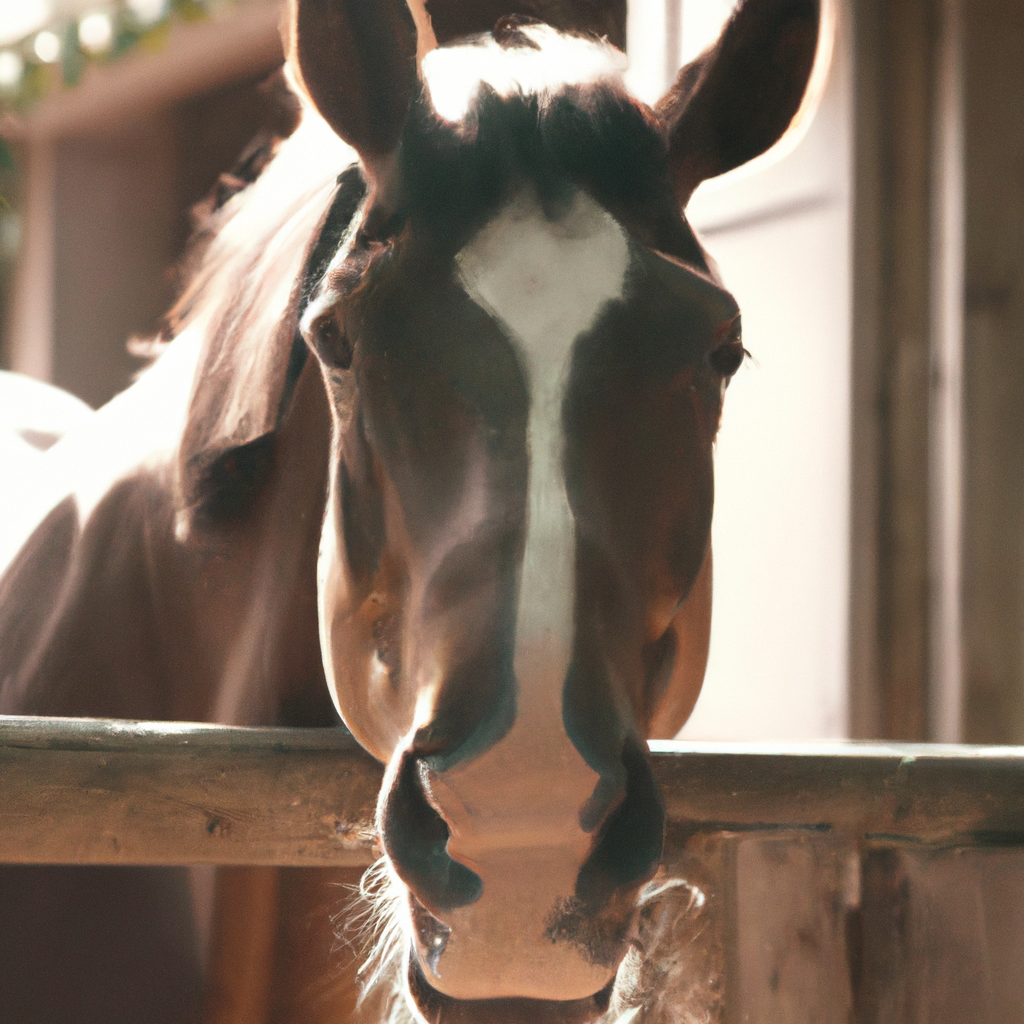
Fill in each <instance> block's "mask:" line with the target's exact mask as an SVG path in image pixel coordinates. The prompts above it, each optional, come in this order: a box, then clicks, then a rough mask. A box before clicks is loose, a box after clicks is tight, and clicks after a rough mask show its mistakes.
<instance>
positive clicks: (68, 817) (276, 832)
mask: <svg viewBox="0 0 1024 1024" xmlns="http://www.w3.org/2000/svg"><path fill="white" fill-rule="evenodd" d="M652 750H653V752H654V765H655V772H656V774H657V776H658V779H659V781H660V783H661V786H662V790H663V792H664V795H665V803H666V807H667V810H668V815H669V831H668V836H669V844H670V847H678V846H680V845H681V844H683V843H685V842H687V841H688V840H689V839H691V838H692V837H693V836H695V835H696V834H699V833H704V834H709V833H754V834H757V833H762V834H767V833H778V832H788V831H791V832H797V833H799V832H803V833H812V834H817V835H834V836H836V837H842V838H844V839H846V840H849V841H853V842H855V843H858V844H865V843H867V844H871V843H879V844H886V845H887V844H892V843H911V844H923V845H930V846H935V847H943V846H948V847H959V846H964V847H970V846H1024V748H1015V747H932V746H912V745H900V746H893V745H881V744H879V745H875V744H855V743H850V744H839V743H837V744H824V745H822V744H817V745H814V746H803V747H797V746H790V747H779V746H760V747H758V746H751V745H741V744H697V743H687V744H682V743H660V742H659V743H654V744H652ZM381 773H382V769H381V767H380V765H378V764H377V763H376V762H375V761H374V760H373V759H372V758H370V757H369V756H368V755H367V754H366V753H365V752H363V751H362V750H361V749H360V748H359V747H358V746H357V745H356V743H355V742H354V741H353V740H352V738H351V737H350V736H349V735H348V734H347V733H346V732H345V731H344V730H342V729H314V730H299V729H240V728H232V727H225V726H208V725H195V724H187V723H136V722H112V721H90V720H78V719H32V718H17V717H10V718H0V862H8V863H50V864H52V863H62V864H169V865H170V864H189V863H207V864H276V865H293V866H307V867H313V866H332V865H333V866H357V865H360V864H368V863H370V862H371V861H372V860H373V858H374V857H375V856H376V847H375V844H374V838H373V811H374V805H375V801H376V796H377V792H378V789H379V787H380V781H381Z"/></svg>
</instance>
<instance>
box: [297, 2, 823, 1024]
mask: <svg viewBox="0 0 1024 1024" xmlns="http://www.w3.org/2000/svg"><path fill="white" fill-rule="evenodd" d="M299 11H300V13H299V26H300V30H301V7H300V9H299ZM547 31H548V30H543V29H531V30H529V31H528V32H526V34H525V38H526V42H525V43H522V44H521V45H522V47H523V49H524V50H525V55H526V56H527V57H529V58H530V59H533V54H532V51H534V50H536V51H538V52H539V53H540V54H541V56H542V57H544V56H545V47H547V46H549V45H551V38H550V37H549V36H548V34H547ZM551 35H552V36H553V35H554V34H553V33H552V34H551ZM474 45H478V46H480V47H482V44H474ZM572 45H573V46H577V47H589V48H590V49H591V50H593V51H601V52H604V51H603V48H602V47H600V46H599V45H598V44H593V43H583V42H581V41H575V42H574V43H573V44H572ZM555 48H556V49H557V47H555ZM295 49H296V50H297V52H298V60H299V61H300V63H301V61H302V60H303V41H302V35H301V31H300V32H299V35H298V43H297V44H296V47H295ZM401 52H405V53H407V52H408V47H407V46H406V47H405V49H404V50H403V51H401ZM576 52H579V51H578V50H577V51H576ZM488 57H489V58H490V59H491V60H492V61H494V62H495V63H500V62H501V61H508V62H510V63H511V64H512V65H514V64H515V62H516V54H515V53H514V52H513V53H509V52H507V50H506V48H498V47H497V46H493V47H490V48H489V51H488ZM557 58H558V54H557V53H555V54H553V55H552V54H550V53H548V54H547V59H548V60H549V61H551V60H557ZM403 59H404V58H403ZM584 63H585V62H584ZM309 65H310V59H309V58H306V63H305V64H302V65H301V66H302V73H303V76H304V78H305V80H306V83H307V87H308V88H309V90H310V92H311V94H312V95H313V97H314V99H315V100H316V101H317V104H318V106H320V108H321V110H322V111H323V110H324V108H325V106H329V104H330V103H331V102H332V101H331V97H330V91H329V88H328V87H327V85H326V84H325V83H326V79H324V78H323V76H322V75H320V76H319V77H318V78H317V79H316V80H314V82H313V83H312V84H311V83H310V78H311V77H312V73H311V72H310V71H309V70H308V67H309ZM443 66H444V65H443V64H442V67H443ZM459 66H460V65H459V58H458V56H456V57H453V58H452V60H451V61H450V64H449V67H450V68H455V69H457V68H458V67H459ZM402 67H404V65H401V62H399V66H398V67H397V68H396V69H394V70H395V74H394V75H392V76H391V78H392V79H394V78H397V77H400V75H399V72H401V71H402ZM315 70H316V69H314V71H315ZM318 74H319V73H318ZM805 77H806V76H805ZM591 79H593V80H591ZM389 80H390V79H389ZM475 81H477V82H479V78H477V79H476V80H475ZM516 81H517V84H518V85H520V86H521V80H516ZM428 82H429V84H430V87H431V90H432V91H434V89H435V84H434V79H433V78H431V77H430V76H428ZM317 83H319V84H317ZM437 91H440V89H438V90H437ZM801 91H802V85H801ZM698 113H699V111H698ZM791 115H792V112H790V116H791ZM701 116H703V115H701ZM352 120H353V118H352V117H351V110H349V109H348V107H347V106H346V107H345V110H344V112H343V113H342V114H339V115H338V117H336V118H335V120H333V121H332V124H335V123H336V126H340V127H338V130H339V131H340V130H342V129H344V130H346V131H351V130H352V129H351V123H352ZM787 123H788V121H787ZM379 136H380V132H379V131H375V134H373V135H372V137H368V141H367V142H366V143H365V145H364V146H363V148H362V149H361V150H360V152H361V155H362V157H363V164H364V167H365V169H366V173H367V176H368V178H369V179H370V186H371V187H370V193H369V197H368V199H367V200H366V203H365V205H364V208H363V210H362V211H361V212H360V213H359V214H358V215H357V218H356V226H355V227H354V228H353V230H351V231H350V233H349V235H348V236H347V237H346V239H345V241H344V242H343V244H342V246H341V249H340V251H339V252H338V254H337V256H336V258H335V260H334V262H333V263H332V265H331V266H330V268H329V269H328V271H327V273H326V274H325V276H324V279H323V281H322V282H321V284H320V286H319V289H318V291H317V292H316V294H315V295H314V298H313V300H312V302H311V303H310V305H309V307H308V309H307V310H306V313H305V315H304V317H303V321H302V330H303V333H304V335H305V336H306V338H307V340H308V342H309V344H310V346H311V347H312V349H313V350H314V351H315V352H316V354H317V356H318V358H319V359H320V363H321V368H322V370H323V376H324V380H325V384H326V387H327V390H328V393H329V395H330V398H331V406H332V412H333V422H334V429H333V451H332V469H331V483H330V496H329V501H328V509H327V515H326V518H325V523H324V529H323V535H322V542H321V551H320V562H319V577H318V583H319V600H320V625H321V642H322V650H323V655H324V661H325V668H326V672H327V677H328V681H329V684H330V686H331V689H332V693H333V694H334V697H335V701H336V703H337V706H338V709H339V711H340V712H341V714H342V716H343V717H344V719H345V721H346V723H347V724H348V725H349V727H350V728H351V730H352V732H353V733H354V735H355V736H356V737H357V738H358V739H359V741H360V742H361V743H363V745H364V746H366V747H367V749H368V750H370V751H371V752H372V753H374V754H375V755H376V756H377V757H378V758H380V759H381V760H382V761H383V762H385V763H386V765H387V771H386V775H385V783H384V787H383V789H382V793H381V798H380V803H379V827H380V834H381V839H382V844H383V846H384V849H385V852H386V854H387V860H388V863H389V865H390V867H391V868H392V869H393V874H394V876H395V878H396V880H400V883H401V885H403V886H404V889H405V892H406V893H407V896H408V900H407V911H405V916H404V921H405V925H406V929H405V930H406V934H407V935H408V937H409V945H410V949H411V955H410V957H409V960H408V965H409V971H408V981H409V990H410V992H411V994H412V995H413V997H414V998H415V1001H416V1003H417V1004H418V1006H419V1008H420V1010H421V1011H422V1012H423V1013H424V1014H425V1015H426V1016H428V1017H430V1018H433V1019H437V1018H439V1017H440V1016H442V1015H446V1016H451V1015H453V1014H454V1015H456V1016H459V1015H462V1016H467V1015H468V1016H470V1017H473V1018H480V1017H487V1016H496V1017H500V1018H501V1019H502V1020H508V1019H510V1018H512V1017H517V1016H524V1017H525V1016H526V1015H529V1016H531V1017H536V1016H537V1015H538V1014H539V1015H541V1016H553V1017H557V1018H558V1019H559V1020H566V1019H570V1020H575V1019H580V1020H583V1019H591V1018H593V1017H595V1016H597V1015H598V1014H600V1013H601V1012H602V1011H603V1009H604V1008H605V1007H606V1006H607V1000H608V995H609V991H610V987H611V985H612V983H613V981H614V978H615V975H616V971H617V969H618V966H619V964H620V962H621V960H622V958H623V955H624V953H625V950H626V948H627V945H628V943H629V939H630V928H631V925H632V921H633V918H634V916H635V908H636V904H637V898H638V893H639V890H640V888H641V887H642V886H643V884H644V883H645V882H646V881H647V880H648V879H649V878H650V877H651V875H652V873H653V872H654V870H655V868H656V865H657V861H658V858H659V856H660V850H661V839H662V828H663V817H664V815H663V809H662V805H661V800H660V796H659V793H658V790H657V786H656V784H655V782H654V779H653V777H652V774H651V771H650V767H649V764H648V760H647V755H646V746H645V743H644V740H645V738H646V737H648V736H651V735H664V734H666V733H667V734H669V735H671V733H672V732H674V731H675V729H677V728H678V727H679V725H681V724H682V721H684V720H685V718H686V716H687V715H688V713H689V710H690V709H691V708H692V705H693V702H694V701H695V699H696V695H697V692H698V691H699V686H700V681H701V678H702V675H703V667H704V660H705V658H706V651H707V630H708V617H707V607H708V600H709V594H710V551H709V543H708V538H709V529H710V522H711V510H712V496H713V475H712V445H713V441H714V436H715V432H716V430H717V426H718V422H719V417H720V413H721V403H722V397H723V393H724V389H725V385H726V382H727V380H728V378H729V376H730V375H731V374H732V372H734V371H735V369H736V368H737V367H738V365H739V363H740V362H741V360H742V357H743V347H742V342H741V340H740V336H739V315H738V309H737V306H736V303H735V301H734V300H733V299H732V297H731V296H730V295H729V293H728V292H727V291H725V290H724V288H722V287H721V285H720V284H719V283H718V282H717V280H716V279H715V277H714V275H713V274H712V273H711V271H710V270H709V267H708V265H707V262H706V261H705V259H704V257H703V254H702V252H701V250H700V248H699V246H698V245H697V243H696V241H695V240H694V238H693V235H692V233H691V232H690V231H689V228H688V227H687V226H686V223H685V220H684V219H683V218H682V216H681V215H680V213H679V200H680V196H681V194H683V193H685V191H686V188H687V187H692V183H691V184H690V186H687V185H686V182H687V181H688V180H689V178H688V177H687V176H688V175H689V176H690V177H692V176H693V173H694V172H693V169H692V167H689V165H688V164H686V163H685V161H684V162H680V161H679V160H676V161H675V162H673V161H672V145H673V138H670V139H669V145H668V146H667V147H666V145H665V140H664V136H663V135H662V130H661V126H660V125H659V124H658V123H657V122H656V121H655V119H654V118H653V117H652V115H651V114H650V112H649V111H645V110H644V109H642V108H641V107H640V106H639V105H638V104H636V103H634V102H632V101H630V100H628V98H627V97H625V95H624V93H623V92H622V91H621V87H620V86H618V85H616V84H615V83H614V82H611V83H609V81H608V80H607V77H605V78H602V77H601V76H596V77H595V76H593V75H591V76H590V78H588V80H587V81H584V82H579V81H577V82H572V83H570V84H565V83H563V84H562V85H557V84H556V85H554V86H552V85H551V84H550V83H548V84H546V85H545V86H544V89H543V90H541V91H539V92H538V93H531V92H529V91H528V90H526V89H521V88H520V89H512V90H509V91H508V92H506V94H505V95H504V96H503V95H501V93H500V92H499V90H497V89H496V88H495V87H493V86H491V87H488V86H486V85H485V86H484V87H483V88H481V89H478V90H477V91H476V93H475V99H474V100H473V101H472V102H471V103H470V104H469V106H468V107H466V108H465V110H464V111H462V112H460V113H459V114H457V115H456V116H454V117H453V116H451V115H449V116H447V117H446V118H445V119H442V118H441V117H440V116H439V115H438V114H437V112H436V111H435V110H434V108H433V107H432V106H431V104H430V101H429V99H427V98H426V97H425V96H423V95H422V94H421V95H420V96H419V97H418V98H415V97H413V98H410V101H409V106H408V109H407V110H406V111H405V116H404V117H403V119H402V124H401V130H400V131H398V133H397V135H395V137H394V138H389V139H387V140H386V145H385V144H383V143H379ZM385 149H386V150H387V152H384V153H383V154H382V150H385ZM638 154H639V155H638ZM691 155H692V154H691ZM694 159H696V157H695V158H694ZM691 163H693V161H691ZM688 167H689V169H688ZM681 182H682V184H681Z"/></svg>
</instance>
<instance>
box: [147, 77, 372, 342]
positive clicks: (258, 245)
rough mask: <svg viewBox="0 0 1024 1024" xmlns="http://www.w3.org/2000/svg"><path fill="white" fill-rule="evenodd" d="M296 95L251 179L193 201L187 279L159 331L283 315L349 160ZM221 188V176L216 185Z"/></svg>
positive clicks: (266, 322) (224, 326)
mask: <svg viewBox="0 0 1024 1024" xmlns="http://www.w3.org/2000/svg"><path fill="white" fill-rule="evenodd" d="M298 95H299V100H300V105H301V106H300V110H301V112H300V120H299V124H298V127H297V128H296V130H295V131H294V132H293V133H292V134H291V135H290V136H289V137H288V138H285V139H277V140H275V141H274V142H273V143H271V144H270V146H271V150H272V152H271V155H270V159H269V160H268V161H265V165H264V166H263V167H262V168H260V169H259V173H258V175H257V176H256V177H255V180H253V181H252V182H251V183H246V184H245V185H244V187H242V188H240V189H238V191H237V192H235V193H234V194H233V195H230V196H228V197H227V198H226V200H222V201H217V200H218V198H221V197H217V196H216V193H215V197H214V199H213V200H212V201H207V203H205V204H201V206H200V208H199V211H200V216H201V221H200V223H199V224H198V225H197V227H196V231H195V234H194V235H193V238H192V240H191V242H190V245H189V255H188V256H187V257H186V261H185V272H186V273H187V275H188V279H187V281H186V284H185V287H184V289H183V290H182V292H181V295H180V297H179V298H178V300H177V302H176V303H175V304H174V306H173V307H172V308H171V310H170V312H169V313H168V315H167V318H166V320H167V326H166V328H165V337H168V336H169V337H176V336H177V335H178V334H180V333H182V332H183V331H184V330H185V329H187V328H189V327H192V326H195V325H201V326H202V328H203V330H204V331H205V332H213V333H217V332H219V331H228V332H231V331H233V330H235V329H239V328H240V327H241V326H242V325H241V324H239V323H237V321H238V319H239V318H240V317H245V318H246V319H247V320H248V321H249V322H248V324H247V325H246V328H245V329H256V330H259V329H260V327H266V326H270V325H272V324H276V323H277V321H278V320H279V319H280V318H281V317H282V316H283V315H284V314H285V312H286V310H287V307H288V305H289V300H290V299H291V290H292V286H293V285H294V283H295V280H296V279H297V277H298V276H299V275H300V274H301V271H302V261H303V258H304V257H305V255H306V251H307V248H308V246H309V243H310V239H311V238H312V237H313V235H314V233H315V232H316V229H317V227H318V225H319V223H320V222H321V221H322V220H323V217H324V215H325V213H326V211H327V208H328V205H329V203H330V201H331V197H332V195H333V193H334V190H335V186H336V183H337V179H338V177H339V175H340V173H341V172H342V171H343V170H345V169H346V168H348V167H350V166H352V165H354V164H355V163H356V162H357V156H356V154H355V152H354V151H353V150H352V149H351V147H349V146H348V145H346V144H345V143H344V142H343V141H342V140H341V139H339V138H338V136H337V135H336V134H335V133H334V132H333V131H332V130H331V128H330V127H329V126H328V125H327V124H326V122H325V121H324V120H323V118H321V117H320V115H319V114H318V113H317V112H316V110H315V109H313V107H312V106H311V105H310V104H309V102H308V101H306V100H305V99H304V98H303V97H302V96H301V94H298ZM243 160H244V158H243ZM228 177H229V178H230V177H232V176H228ZM222 189H223V179H222V180H221V181H220V182H218V186H217V190H218V191H220V190H222ZM183 276H184V275H183ZM252 314H256V322H253V320H252V319H250V318H251V316H252Z"/></svg>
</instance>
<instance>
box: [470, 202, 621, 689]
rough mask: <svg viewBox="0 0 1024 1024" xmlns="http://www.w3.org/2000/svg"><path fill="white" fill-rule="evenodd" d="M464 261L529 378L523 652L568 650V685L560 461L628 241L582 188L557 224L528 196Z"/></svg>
mask: <svg viewBox="0 0 1024 1024" xmlns="http://www.w3.org/2000/svg"><path fill="white" fill-rule="evenodd" d="M457 260H458V265H459V271H460V274H461V277H462V282H463V285H464V287H465V289H466V291H467V293H468V294H469V296H470V297H471V298H472V299H473V300H474V302H476V303H477V304H478V305H480V306H482V307H483V308H484V309H486V310H487V311H488V312H489V313H490V314H491V315H492V316H494V317H495V318H496V319H497V320H498V321H499V322H500V323H501V324H502V325H503V326H504V328H505V330H506V331H507V332H508V333H509V334H510V335H511V337H512V338H513V339H514V341H515V342H516V346H517V348H518V350H519V356H520V358H521V360H522V362H523V364H524V366H525V368H526V372H527V375H528V378H529V388H530V395H531V400H530V417H529V425H528V428H527V429H528V438H529V446H530V484H529V498H528V506H527V508H528V516H529V523H528V531H527V542H526V552H525V555H524V558H523V568H522V577H521V582H520V592H519V608H518V616H517V631H516V637H517V651H523V650H525V649H527V648H530V647H533V646H535V645H538V644H539V645H542V646H544V647H548V648H550V647H551V646H552V645H554V646H557V647H558V648H560V655H561V659H562V660H563V661H564V664H563V665H562V666H561V669H560V671H561V675H559V676H558V683H560V682H561V681H562V680H563V679H564V678H565V672H564V669H566V668H567V667H568V656H569V644H570V643H571V640H572V627H573V591H574V587H573V582H574V577H575V566H574V555H575V528H574V524H573V519H572V513H571V511H570V509H569V502H568V499H567V497H566V493H565V482H564V479H563V467H562V451H563V436H562V401H563V397H564V391H565V383H566V378H567V376H568V371H569V361H570V358H571V355H572V350H573V345H574V342H575V341H576V339H577V338H578V337H579V336H580V335H581V334H582V333H583V332H584V331H586V330H587V329H588V328H589V327H590V326H591V325H592V324H593V323H594V321H595V319H596V317H597V315H598V313H599V312H600V311H601V309H602V308H603V307H604V306H605V305H606V303H607V302H608V301H609V300H611V299H614V298H617V297H619V296H620V295H621V294H622V288H623V282H624V280H625V275H626V269H627V267H628V264H629V246H628V243H627V241H626V236H625V233H624V232H623V230H622V228H621V227H620V226H619V224H618V223H617V222H616V221H615V220H614V219H613V218H612V217H611V216H610V215H609V214H608V213H607V212H606V211H605V210H603V209H602V208H601V207H600V206H598V205H597V203H595V202H594V200H592V199H591V198H590V197H589V196H588V195H587V194H586V193H584V192H577V193H576V195H575V197H574V200H573V204H572V206H571V208H570V209H569V211H568V213H566V215H565V216H564V217H562V218H561V219H560V220H558V221H549V220H548V219H547V218H546V217H545V216H544V213H543V211H542V210H541V209H540V207H539V205H538V203H537V201H536V198H535V197H534V196H533V195H532V194H526V195H524V196H521V197H520V199H519V200H517V201H516V202H514V203H512V204H511V205H509V206H508V207H506V209H505V210H504V211H503V212H502V213H501V215H500V216H499V217H497V218H496V219H495V220H494V221H492V222H491V223H490V224H489V225H488V226H487V227H485V228H484V229H483V230H482V231H481V232H480V233H479V234H478V235H477V236H476V237H475V238H474V239H473V241H472V242H470V243H469V245H467V246H466V247H465V249H463V251H462V252H461V253H460V254H459V256H458V257H457ZM545 660H547V659H545ZM549 668H555V666H554V665H550V666H549ZM555 685H557V683H556V684H555Z"/></svg>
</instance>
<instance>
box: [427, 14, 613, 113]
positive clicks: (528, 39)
mask: <svg viewBox="0 0 1024 1024" xmlns="http://www.w3.org/2000/svg"><path fill="white" fill-rule="evenodd" d="M516 34H517V36H519V37H521V42H520V43H519V44H517V45H514V46H502V45H501V44H500V43H498V42H497V41H496V40H495V39H494V37H493V36H492V35H490V34H486V35H481V36H475V37H473V38H471V39H468V40H466V41H464V42H462V43H460V44H458V45H455V46H446V47H442V48H439V49H437V50H433V51H431V52H430V53H428V54H427V55H426V57H425V58H424V59H423V77H424V81H425V82H426V85H427V88H428V90H429V92H430V98H431V103H432V105H433V107H434V110H435V111H436V112H437V113H438V114H439V115H440V116H441V117H442V118H444V119H445V120H446V121H451V122H453V123H454V122H458V121H462V120H463V119H464V118H465V117H466V116H467V114H468V113H469V112H470V109H471V107H472V104H473V100H474V98H475V97H476V95H477V93H478V92H479V91H480V87H481V86H487V87H489V88H490V89H491V90H493V91H494V92H495V93H497V94H498V95H499V96H503V97H507V96H512V95H514V94H516V93H521V94H524V95H535V96H544V95H545V94H551V93H554V92H557V91H559V90H560V89H563V88H564V87H566V86H570V85H591V84H597V83H605V84H608V85H611V86H615V87H618V88H621V89H624V88H625V86H624V84H623V75H624V73H625V70H626V57H625V54H623V53H622V52H621V51H619V50H617V49H616V48H615V47H614V46H612V45H610V44H609V43H607V42H605V41H604V40H598V39H594V38H591V37H587V36H578V35H566V34H564V33H561V32H558V31H556V30H555V29H553V28H551V27H550V26H548V25H539V24H538V25H523V26H521V27H520V28H519V29H517V32H516Z"/></svg>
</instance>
